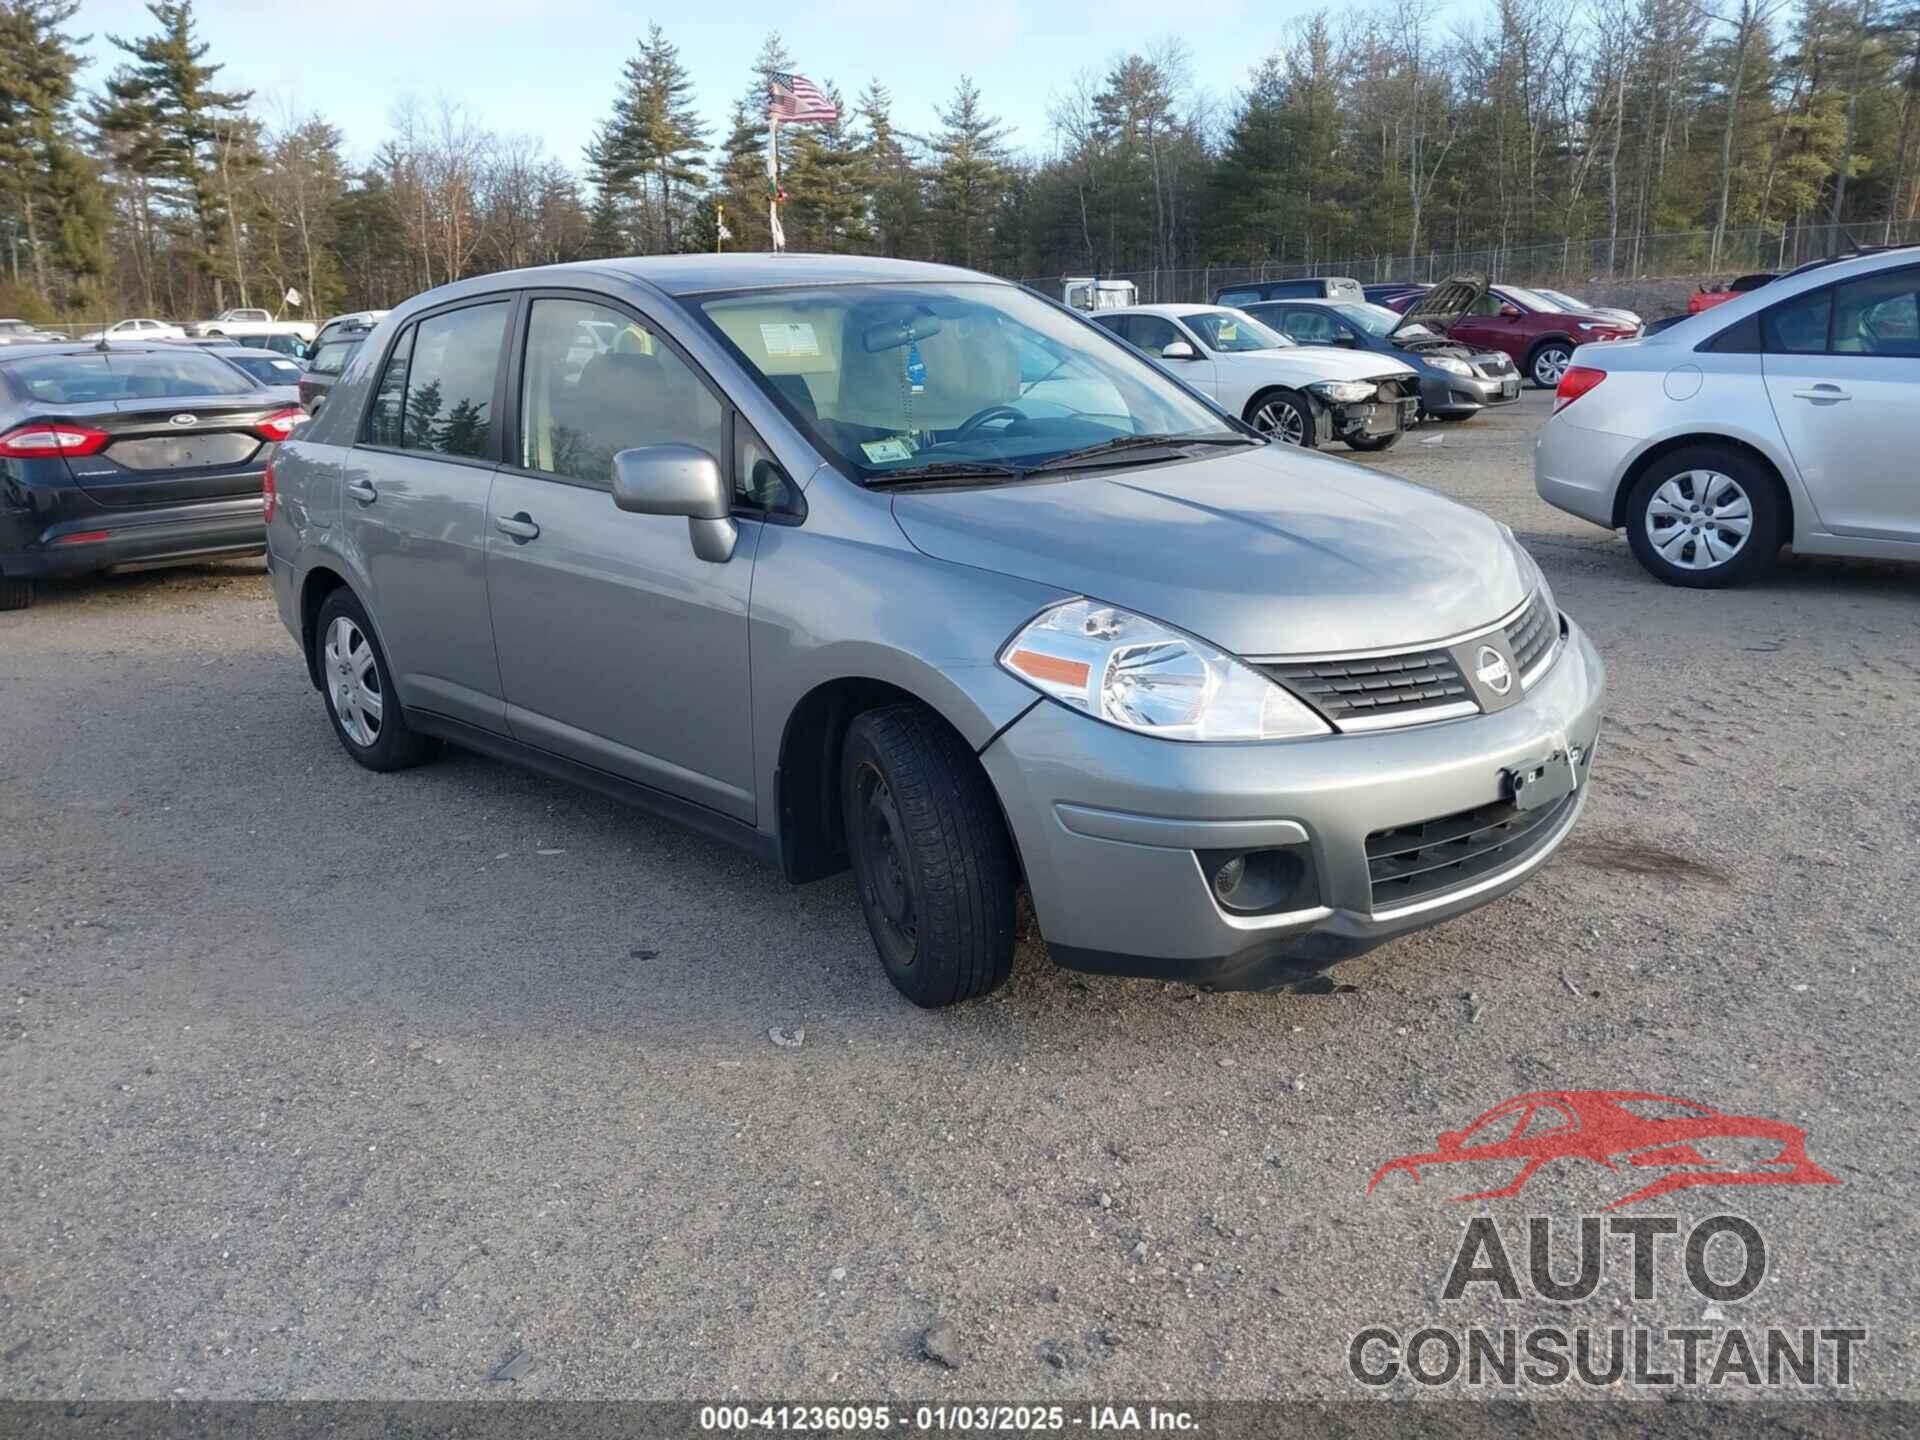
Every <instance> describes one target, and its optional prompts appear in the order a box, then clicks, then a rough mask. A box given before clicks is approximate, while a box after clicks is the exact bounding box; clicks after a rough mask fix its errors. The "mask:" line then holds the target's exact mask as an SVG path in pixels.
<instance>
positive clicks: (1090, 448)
mask: <svg viewBox="0 0 1920 1440" xmlns="http://www.w3.org/2000/svg"><path fill="white" fill-rule="evenodd" d="M1261 443H1262V442H1261V441H1259V440H1257V439H1255V438H1254V437H1253V436H1251V435H1116V436H1114V437H1113V439H1111V440H1102V441H1100V442H1099V443H1098V444H1094V445H1082V446H1081V447H1080V448H1079V449H1078V450H1068V451H1066V452H1065V453H1063V454H1060V455H1055V456H1054V457H1053V458H1052V459H1050V460H1047V461H1045V462H1043V463H1042V464H1041V465H1039V466H1037V467H1036V468H1038V469H1043V470H1058V469H1060V468H1062V467H1063V466H1068V465H1074V464H1077V463H1079V462H1080V461H1083V460H1098V459H1103V458H1104V457H1106V456H1109V455H1119V454H1123V453H1125V452H1126V451H1128V450H1174V449H1178V448H1179V447H1180V446H1182V445H1258V444H1261Z"/></svg>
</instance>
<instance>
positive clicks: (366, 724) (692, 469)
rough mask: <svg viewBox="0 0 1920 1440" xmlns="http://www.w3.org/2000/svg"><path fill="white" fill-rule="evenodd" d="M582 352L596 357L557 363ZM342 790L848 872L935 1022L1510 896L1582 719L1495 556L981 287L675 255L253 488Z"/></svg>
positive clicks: (511, 287) (1559, 641)
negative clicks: (1022, 985)
mask: <svg viewBox="0 0 1920 1440" xmlns="http://www.w3.org/2000/svg"><path fill="white" fill-rule="evenodd" d="M583 336H591V337H592V343H583V339H582V337H583ZM268 496H269V519H268V544H269V551H270V558H269V565H270V569H271V573H272V577H273V586H274V591H275V594H276V597H277V600H278V603H279V607H280V613H281V615H282V617H283V619H284V620H285V622H286V625H287V628H288V629H289V630H290V631H291V632H292V634H293V636H294V638H295V640H296V641H297V643H298V645H299V647H300V652H301V654H302V656H303V657H304V659H305V663H306V665H307V670H308V675H309V677H310V679H311V680H312V682H313V684H314V685H315V686H316V688H318V689H319V690H320V691H321V692H322V694H323V695H324V697H325V703H326V707H327V714H328V716H329V719H330V721H331V723H332V726H333V728H334V730H335V732H336V734H337V736H338V738H339V741H340V743H341V744H342V745H343V746H344V748H345V749H346V751H347V753H348V754H349V755H350V756H352V757H353V759H355V760H356V761H358V762H359V763H360V764H362V765H364V766H366V767H368V768H369V769H373V770H392V769H397V768H399V767H401V766H404V765H408V764H412V763H414V762H416V761H418V760H420V759H421V758H423V756H424V755H425V754H426V753H427V749H426V746H427V741H428V738H429V737H438V738H441V739H445V740H451V741H454V742H456V743H459V744H462V745H465V746H469V747H471V748H473V749H476V750H479V751H483V752H485V753H488V754H492V755H497V756H501V757H505V758H507V759H510V760H513V761H516V762H518V763H521V764H524V765H528V766H531V767H533V768H534V769H537V770H540V771H543V772H546V773H548V774H552V775H557V776H562V777H565V778H567V779H570V780H574V781H578V782H580V783H583V784H585V785H588V786H592V787H594V788H596V789H599V790H601V791H604V792H606V793H609V794H612V795H615V796H618V797H620V798H622V799H625V800H628V801H631V802H634V803H636V804H638V805H641V806H644V807H646V808H648V809H650V810H653V811H655V812H658V813H662V814H665V815H668V816H671V817H673V818H676V819H678V820H680V821H683V822H685V823H688V824H690V825H693V826H695V827H697V828H698V829H700V830H703V831H705V832H706V833H708V834H711V835H717V836H720V837H723V838H725V839H727V840H729V841H732V842H734V843H737V844H739V845H742V846H745V847H746V848H747V849H749V850H750V851H753V852H755V853H757V854H759V855H761V856H764V857H765V858H766V859H768V860H769V861H771V862H773V863H775V864H777V865H778V866H779V867H780V868H781V870H782V871H783V873H784V874H785V876H786V877H787V878H788V879H789V880H791V881H795V882H800V881H808V880H814V879H818V878H820V877H822V876H826V875H830V874H833V873H834V872H836V871H839V870H841V869H844V868H847V867H848V866H851V868H852V870H853V875H854V881H855V887H856V890H857V893H858V896H859V900H860V903H861V906H862V908H863V909H864V911H865V914H866V918H867V921H868V925H869V928H870V930H871V932H872V935H873V939H874V943H875V946H876V948H877V949H878V951H879V954H880V958H881V960H882V962H883V964H884V967H885V969H886V971H887V973H888V975H889V976H890V977H891V978H892V979H893V981H894V983H895V984H896V985H898V986H899V988H900V989H901V990H902V991H903V992H904V993H905V994H906V995H907V996H908V997H909V998H910V999H912V1000H913V1001H915V1002H916V1003H918V1004H921V1005H941V1004H947V1003H951V1002H953V1001H957V1000H963V999H966V998H969V997H972V996H977V995H981V994H984V993H986V992H987V991H989V990H991V989H993V988H994V987H995V986H996V985H998V984H1000V983H1001V982H1002V981H1003V980H1004V979H1005V978H1006V977H1007V975H1008V973H1009V969H1010V967H1011V964H1012V959H1013V952H1014V946H1015V939H1016V935H1015V895H1016V890H1017V887H1018V886H1020V885H1021V884H1022V883H1024V885H1025V886H1026V888H1027V889H1028V891H1029V892H1030V894H1031V898H1032V904H1033V909H1034V911H1035V914H1036V916H1037V919H1038V923H1039V929H1040V932H1041V934H1042V935H1043V936H1044V938H1045V940H1046V941H1047V943H1048V944H1049V946H1050V947H1051V950H1052V954H1053V955H1054V957H1055V958H1056V959H1057V960H1059V961H1061V962H1063V963H1065V964H1068V965H1074V966H1080V967H1083V968H1088V969H1096V970H1104V971H1110V972H1118V973H1122V974H1131V975H1151V976H1160V977H1165V978H1172V979H1183V980H1188V981H1192V982H1194V983H1198V984H1202V985H1212V986H1222V987H1247V988H1272V987H1278V986H1286V985H1294V984H1298V983H1300V982H1302V981H1305V980H1309V979H1311V978H1313V977H1314V976H1316V975H1317V973H1318V972H1320V971H1321V970H1323V969H1324V968H1325V967H1326V966H1327V965H1329V964H1331V963H1332V962H1334V961H1337V960H1339V959H1342V958H1344V957H1347V956H1351V955H1356V954H1359V953H1360V952H1362V951H1365V950H1367V949H1369V948H1371V947H1373V946H1375V945H1377V944H1379V943H1380V942H1381V941H1383V940H1386V939H1388V938H1390V937H1392V936H1395V935H1399V934H1402V933H1404V932H1406V931H1409V930H1413V929H1415V928H1418V927H1420V926H1425V925H1430V924H1433V923H1434V922H1436V921H1440V920H1444V919H1446V918H1448V917H1450V916H1455V915H1459V914H1462V913H1464V912H1466V911H1469V910H1472V909H1474V908H1475V907H1477V906H1480V905H1483V904H1485V903H1486V902H1487V901H1489V900H1491V899H1493V898H1494V897H1495V896H1497V895H1500V894H1502V893H1504V892H1505V891H1507V890H1509V889H1511V888H1512V887H1513V886H1515V885H1517V884H1519V883H1520V882H1521V880H1522V879H1523V878H1524V877H1525V876H1527V875H1528V874H1529V873H1531V872H1532V871H1533V870H1534V869H1535V868H1536V867H1538V866H1539V865H1540V863H1541V862H1542V861H1543V860H1544V859H1546V857H1547V856H1548V855H1549V854H1550V853H1551V852H1552V851H1553V850H1554V848H1555V847H1556V846H1557V845H1558V844H1559V843H1560V842H1561V840H1562V839H1564V838H1565V836H1566V835H1567V833H1568V832H1569V830H1570V829H1571V828H1572V827H1573V825H1574V823H1575V821H1576V820H1577V818H1578V816H1579V813H1580V810H1581V807H1582V805H1583V804H1584V801H1585V797H1586V789H1587V779H1588V775H1589V771H1590V767H1591V764H1592V757H1593V749H1594V743H1595V739H1596V737H1597V734H1598V731H1599V726H1600V707H1601V694H1602V687H1603V672H1602V668H1601V664H1600V661H1599V658H1598V657H1597V656H1596V655H1595V653H1594V650H1593V648H1592V646H1591V645H1590V644H1589V643H1588V641H1587V639H1586V637H1585V636H1584V635H1583V634H1582V633H1581V631H1580V629H1579V628H1578V627H1577V626H1576V625H1574V624H1573V623H1572V622H1571V621H1570V620H1568V619H1567V618H1566V617H1565V616H1563V615H1562V614H1561V613H1560V610H1559V608H1558V607H1557V606H1556V605H1555V603H1554V598H1553V594H1552V591H1551V590H1550V589H1549V588H1548V585H1547V582H1546V580H1545V579H1544V577H1543V576H1542V575H1541V573H1540V571H1539V569H1538V568H1537V567H1536V566H1535V564H1534V562H1533V561H1532V559H1531V558H1530V557H1529V556H1528V555H1527V553H1526V551H1525V550H1523V549H1522V548H1521V547H1520V546H1519V545H1518V544H1517V543H1516V542H1515V540H1514V538H1513V535H1512V533H1511V532H1510V531H1509V530H1507V529H1506V528H1505V527H1504V526H1501V525H1498V524H1496V523H1494V522H1493V521H1492V520H1490V519H1488V518H1487V517H1486V516H1484V515H1481V514H1479V513H1478V512H1476V511H1473V510H1469V509H1467V508H1465V507H1463V506H1460V505H1457V504H1455V503H1453V502H1452V501H1449V500H1446V499H1443V498H1441V497H1439V496H1437V495H1435V494H1433V493H1431V492H1429V491H1427V490H1423V489H1420V488H1418V487H1416V486H1413V485H1409V484H1406V483H1404V482H1401V481H1397V480H1393V479H1390V478H1387V477H1385V476H1382V475H1376V474H1373V473H1370V472H1368V471H1365V470H1361V469H1358V468H1356V467H1352V466H1348V465H1345V464H1341V463H1339V462H1337V461H1331V460H1326V459H1321V458H1317V457H1315V456H1311V455H1306V454H1302V453H1301V452H1299V451H1297V450H1291V449H1288V448H1286V447H1284V446H1281V445H1278V444H1272V443H1269V442H1268V441H1267V440H1266V439H1265V438H1264V437H1262V436H1259V435H1257V434H1255V433H1253V432H1252V431H1251V430H1250V429H1248V428H1247V427H1246V426H1244V425H1243V424H1241V423H1240V422H1239V421H1238V420H1237V419H1234V418H1229V417H1228V416H1227V415H1226V414H1224V413H1222V412H1221V411H1220V410H1219V409H1217V408H1216V407H1215V406H1214V405H1213V404H1212V403H1211V402H1209V401H1207V400H1206V399H1204V398H1203V397H1202V396H1200V395H1199V394H1198V393H1197V392H1195V391H1194V390H1191V389H1189V388H1187V387H1186V386H1184V385H1183V384H1181V383H1180V382H1179V381H1177V380H1176V379H1173V378H1171V377H1169V376H1168V375H1166V374H1164V373H1163V372H1162V371H1161V370H1160V369H1159V368H1158V367H1156V366H1155V365H1154V364H1153V363H1152V362H1151V361H1149V360H1147V359H1146V358H1145V357H1143V356H1141V355H1140V354H1138V353H1137V352H1136V351H1134V350H1133V349H1131V348H1129V347H1128V346H1126V345H1124V344H1122V343H1121V342H1119V341H1118V340H1115V339H1113V338H1111V337H1110V336H1108V335H1106V334H1105V333H1104V332H1103V331H1102V330H1100V329H1099V328H1098V327H1097V326H1095V325H1092V324H1090V323H1088V322H1087V321H1086V320H1084V319H1082V318H1080V317H1078V316H1076V315H1074V314H1073V313H1072V312H1070V311H1068V310H1066V309H1065V308H1063V307H1061V306H1058V305H1055V304H1052V303H1050V302H1048V301H1046V300H1043V299H1041V298H1039V297H1037V296H1035V295H1033V294H1031V293H1030V292H1027V291H1025V290H1022V289H1021V288H1019V287H1017V286H1013V285H1009V284H1005V283H1003V282H999V281H993V280H989V279H987V278H986V277H983V276H980V275H976V274H973V273H970V272H967V271H963V270H955V269H950V268H946V267H942V266H933V265H920V264H911V263H905V262H899V261H887V260H867V259H854V258H850V257H829V256H786V257H767V256H749V255H725V256H692V255H687V256H672V257H659V258H653V259H646V260H627V261H608V262H597V263H588V264H580V265H572V266H561V267H554V268H549V269H541V270H530V271H521V272H516V273H508V274H499V275H489V276H486V277H484V278H480V279H474V280H469V281H463V282H460V283H458V284H456V285H452V286H449V287H446V288H444V289H440V290H435V291H432V292H429V293H428V294H425V295H421V296H418V297H416V298H415V299H414V300H412V301H409V302H408V303H407V304H406V305H404V306H402V307H401V308H400V309H398V310H396V311H394V312H393V313H392V314H391V315H389V316H387V317H386V318H385V319H383V320H382V321H381V322H380V323H379V325H378V326H377V327H376V328H375V330H374V331H373V333H372V334H371V335H370V336H369V337H368V338H367V341H366V343H365V344H364V345H363V346H362V347H361V349H360V351H359V352H358V353H357V354H356V355H355V356H354V358H353V360H352V361H351V362H350V363H349V364H348V366H347V368H346V370H345V372H344V373H343V374H342V375H341V377H340V381H339V384H338V386H337V387H336V389H335V391H334V392H333V394H332V395H331V397H330V398H329V399H328V401H327V403H326V405H325V406H324V407H323V408H322V410H321V412H320V414H319V415H318V417H317V418H316V419H314V420H313V421H312V422H311V423H310V424H309V425H307V426H306V427H303V429H302V430H301V431H300V432H298V438H296V439H294V440H292V441H289V442H288V443H286V444H284V445H282V446H281V447H280V450H279V453H278V455H277V456H276V459H275V463H274V466H273V471H272V481H271V484H270V485H269V488H268Z"/></svg>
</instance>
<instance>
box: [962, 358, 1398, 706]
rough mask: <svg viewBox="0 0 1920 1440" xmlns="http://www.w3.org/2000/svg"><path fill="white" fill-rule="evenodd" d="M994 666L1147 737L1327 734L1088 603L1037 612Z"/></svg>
mask: <svg viewBox="0 0 1920 1440" xmlns="http://www.w3.org/2000/svg"><path fill="white" fill-rule="evenodd" d="M1369 388H1371V387H1369ZM999 662H1000V666H1001V668H1002V669H1004V670H1006V671H1008V672H1009V673H1010V674H1013V675H1016V676H1018V677H1019V678H1020V679H1022V680H1024V681H1026V682H1027V684H1029V685H1031V686H1033V688H1034V689H1036V690H1038V691H1039V692H1040V693H1041V694H1042V695H1047V696H1051V697H1052V698H1053V699H1055V700H1058V701H1059V702H1060V703H1061V704H1063V705H1068V706H1071V707H1072V708H1073V709H1075V710H1079V711H1082V712H1084V713H1085V714H1088V715H1091V716H1093V717H1094V719H1096V720H1104V721H1106V722H1107V723H1108V724H1109V725H1118V726H1120V727H1121V728H1122V729H1125V730H1136V731H1138V732H1140V733H1141V734H1143V735H1160V736H1164V737H1165V738H1167V739H1169V740H1291V739H1297V738H1298V737H1300V736H1303V735H1328V734H1331V733H1332V730H1331V728H1330V727H1329V726H1328V725H1327V723H1326V722H1325V721H1323V720H1322V719H1321V718H1320V717H1319V716H1318V715H1315V714H1314V713H1313V711H1311V710H1309V709H1308V708H1307V707H1306V706H1305V705H1304V704H1302V703H1301V702H1300V701H1298V700H1296V699H1294V698H1293V696H1291V695H1289V694H1288V693H1287V692H1286V691H1285V690H1282V689H1281V688H1280V687H1279V686H1278V685H1276V684H1274V683H1273V682H1272V681H1271V680H1269V679H1267V677H1266V676H1264V675H1262V674H1260V673H1259V672H1258V671H1257V670H1254V669H1252V668H1251V667H1249V666H1246V665H1243V664H1241V663H1240V662H1239V661H1238V660H1235V659H1234V658H1233V657H1232V656H1231V655H1225V654H1222V653H1221V652H1220V651H1218V650H1216V649H1214V648H1213V646H1211V645H1209V644H1207V643H1206V641H1204V640H1198V639H1196V638H1194V637H1193V636H1191V635H1183V634H1181V633H1180V632H1179V631H1178V630H1174V629H1172V628H1170V627H1169V626H1166V625H1162V624H1161V623H1160V622H1159V621H1157V620H1148V619H1146V618H1144V617H1143V616H1139V615H1134V614H1131V613H1129V612H1128V611H1125V610H1116V609H1114V608H1113V606H1111V605H1102V604H1100V603H1098V602H1097V601H1093V600H1069V601H1067V602H1066V603H1065V604H1061V605H1055V606H1053V607H1052V608H1050V609H1047V610H1042V611H1041V612H1040V613H1039V614H1038V615H1036V616H1034V617H1033V619H1032V620H1030V621H1028V622H1027V624H1026V625H1025V627H1024V628H1022V629H1021V631H1020V632H1019V633H1018V634H1017V635H1015V636H1014V637H1013V639H1011V640H1009V641H1008V642H1007V644H1006V647H1005V648H1004V649H1003V650H1001V652H1000V655H999Z"/></svg>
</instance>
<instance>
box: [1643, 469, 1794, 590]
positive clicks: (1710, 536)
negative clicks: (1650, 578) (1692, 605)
mask: <svg viewBox="0 0 1920 1440" xmlns="http://www.w3.org/2000/svg"><path fill="white" fill-rule="evenodd" d="M1783 520H1784V515H1783V513H1782V507H1781V504H1780V491H1779V485H1778V482H1777V481H1776V480H1775V479H1774V477H1773V476H1772V475H1771V474H1769V473H1768V472H1767V471H1766V469H1765V468H1764V467H1763V466H1762V465H1760V464H1759V463H1758V462H1757V461H1755V460H1754V459H1752V458H1751V457H1750V456H1747V455H1743V454H1741V453H1740V452H1739V451H1737V450H1726V449H1721V448H1720V447H1718V446H1714V445H1695V446H1689V447H1688V448H1687V449H1684V450H1676V451H1675V452H1674V453H1673V454H1671V455H1666V456H1663V457H1662V458H1661V459H1659V460H1657V461H1656V462H1654V464H1653V465H1652V466H1650V467H1649V468H1648V470H1647V472H1646V474H1644V475H1642V476H1641V477H1640V479H1639V480H1638V481H1637V482H1636V483H1635V484H1634V487H1633V491H1632V493H1631V494H1630V495H1628V496H1627V543H1628V544H1629V545H1631V546H1632V547H1633V554H1634V558H1635V559H1637V560H1638V561H1639V562H1640V563H1641V564H1642V565H1644V566H1645V567H1646V568H1647V569H1648V570H1649V571H1650V572H1651V573H1652V574H1654V575H1655V576H1657V577H1658V578H1659V579H1662V580H1664V581H1666V582H1667V584H1669V585H1681V586H1685V587H1687V588H1689V589H1694V590H1717V589H1719V588H1721V587H1722V586H1726V585H1738V584H1741V583H1742V582H1744V581H1747V580H1751V579H1753V578H1754V577H1756V576H1758V575H1760V574H1761V573H1762V572H1763V571H1765V570H1766V569H1767V567H1768V566H1770V565H1771V564H1773V560H1774V557H1775V556H1776V555H1777V554H1779V551H1780V544H1781V540H1782V538H1783V537H1782V534H1781V529H1782V522H1783Z"/></svg>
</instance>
